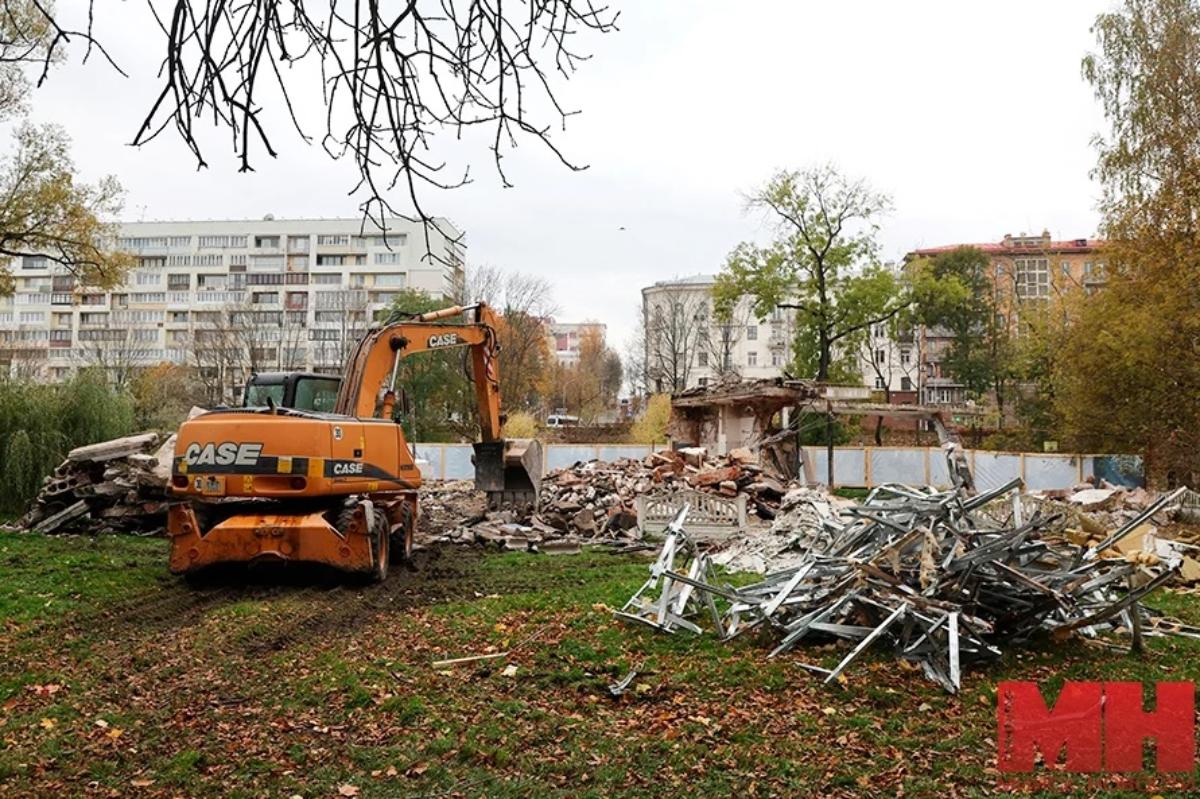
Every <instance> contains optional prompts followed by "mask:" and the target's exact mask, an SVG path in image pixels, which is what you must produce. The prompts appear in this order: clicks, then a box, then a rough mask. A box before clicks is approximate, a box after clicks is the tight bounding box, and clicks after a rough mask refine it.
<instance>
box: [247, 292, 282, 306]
mask: <svg viewBox="0 0 1200 799" xmlns="http://www.w3.org/2000/svg"><path fill="white" fill-rule="evenodd" d="M252 301H253V302H254V304H255V305H274V304H275V303H277V302H279V292H277V291H256V292H255V293H254V296H253V299H252Z"/></svg>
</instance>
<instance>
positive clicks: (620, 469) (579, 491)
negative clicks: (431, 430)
mask: <svg viewBox="0 0 1200 799" xmlns="http://www.w3.org/2000/svg"><path fill="white" fill-rule="evenodd" d="M754 460H755V458H754V456H753V454H752V453H751V452H750V451H749V450H744V449H735V450H733V451H731V452H730V453H729V454H728V455H725V456H722V457H720V458H716V459H710V458H709V456H708V453H707V451H706V450H704V449H703V448H699V447H695V448H684V449H680V450H674V451H672V450H666V451H663V452H656V453H653V454H651V455H648V456H647V457H645V458H622V459H620V460H616V461H613V462H608V463H606V462H601V461H595V460H593V461H587V462H583V463H577V464H575V465H573V466H570V467H568V468H565V469H558V470H556V471H553V472H550V473H549V474H547V475H546V476H545V477H544V478H543V479H542V486H541V494H540V498H539V501H538V506H537V508H524V509H507V510H497V511H492V512H488V513H484V514H483V515H482V516H471V517H468V518H465V519H464V520H463V522H462V523H461V524H460V525H458V526H457V527H456V528H454V529H451V530H448V531H447V532H446V533H445V534H443V535H442V536H440V537H439V539H438V540H446V541H455V542H466V543H470V542H483V543H498V544H501V545H503V546H505V547H507V548H510V549H524V548H527V547H530V546H533V547H535V548H536V547H538V546H539V545H540V544H542V543H543V542H546V541H552V540H566V541H575V542H586V541H594V540H604V541H613V542H638V541H640V540H641V538H642V533H641V530H640V529H639V528H638V517H637V508H636V500H637V498H638V497H639V496H653V495H665V494H670V493H672V492H675V491H678V490H682V489H695V490H698V491H703V492H706V493H711V494H715V495H718V496H724V497H736V496H737V495H738V494H746V495H747V496H748V507H749V508H750V509H751V510H753V511H754V512H755V513H756V515H757V516H758V517H759V518H763V519H772V518H774V517H775V515H776V514H777V512H778V509H779V503H780V500H781V499H782V498H783V496H784V494H785V491H786V488H785V486H784V485H783V484H782V483H781V482H780V481H779V480H777V479H776V478H774V477H772V476H771V475H769V474H766V473H765V472H764V471H763V469H762V468H761V467H759V466H758V465H757V464H756V463H754ZM435 496H436V495H435Z"/></svg>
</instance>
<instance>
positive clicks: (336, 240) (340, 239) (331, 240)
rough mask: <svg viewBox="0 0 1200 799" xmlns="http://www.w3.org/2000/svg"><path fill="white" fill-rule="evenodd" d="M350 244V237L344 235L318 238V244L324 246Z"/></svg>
mask: <svg viewBox="0 0 1200 799" xmlns="http://www.w3.org/2000/svg"><path fill="white" fill-rule="evenodd" d="M349 243H350V236H349V235H347V234H344V233H339V234H337V235H326V236H317V244H318V245H323V246H327V247H328V246H342V245H347V244H349Z"/></svg>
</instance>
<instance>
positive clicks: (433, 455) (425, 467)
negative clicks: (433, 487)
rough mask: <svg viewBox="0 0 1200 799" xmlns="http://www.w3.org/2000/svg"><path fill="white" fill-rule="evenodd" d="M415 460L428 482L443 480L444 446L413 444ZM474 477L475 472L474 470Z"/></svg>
mask: <svg viewBox="0 0 1200 799" xmlns="http://www.w3.org/2000/svg"><path fill="white" fill-rule="evenodd" d="M412 449H413V460H415V461H416V462H417V468H418V469H420V470H421V476H422V478H424V479H426V480H441V479H442V445H441V444H413V445H412ZM472 475H474V471H473V470H472Z"/></svg>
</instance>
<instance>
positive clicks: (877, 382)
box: [875, 377, 885, 388]
mask: <svg viewBox="0 0 1200 799" xmlns="http://www.w3.org/2000/svg"><path fill="white" fill-rule="evenodd" d="M884 387H885V386H884V383H883V378H882V377H876V378H875V388H884Z"/></svg>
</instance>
